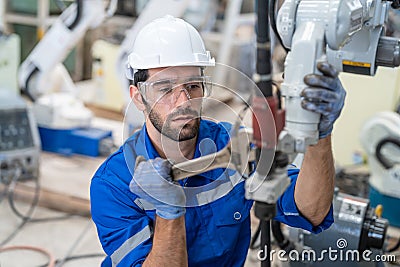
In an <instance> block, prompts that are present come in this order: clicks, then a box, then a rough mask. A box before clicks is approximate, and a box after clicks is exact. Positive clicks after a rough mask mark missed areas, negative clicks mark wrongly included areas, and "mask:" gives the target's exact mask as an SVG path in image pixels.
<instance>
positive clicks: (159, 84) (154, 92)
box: [138, 76, 212, 104]
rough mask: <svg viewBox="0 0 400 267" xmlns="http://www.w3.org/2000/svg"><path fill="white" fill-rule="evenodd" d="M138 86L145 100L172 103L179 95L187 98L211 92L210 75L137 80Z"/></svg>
mask: <svg viewBox="0 0 400 267" xmlns="http://www.w3.org/2000/svg"><path fill="white" fill-rule="evenodd" d="M138 87H139V89H140V92H141V94H142V96H143V97H144V98H145V99H146V101H151V102H157V103H167V104H173V103H175V102H176V101H177V99H178V97H179V95H180V94H181V93H182V91H183V93H184V94H186V97H187V98H188V99H193V98H199V97H208V96H209V95H210V94H211V87H212V85H211V77H209V76H194V77H185V78H177V79H165V80H158V81H147V82H139V83H138Z"/></svg>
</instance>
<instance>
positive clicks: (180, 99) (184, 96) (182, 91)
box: [175, 86, 191, 106]
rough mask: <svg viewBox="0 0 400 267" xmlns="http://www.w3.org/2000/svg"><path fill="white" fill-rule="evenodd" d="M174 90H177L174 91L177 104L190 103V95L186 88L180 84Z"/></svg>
mask: <svg viewBox="0 0 400 267" xmlns="http://www.w3.org/2000/svg"><path fill="white" fill-rule="evenodd" d="M176 90H177V92H175V94H177V95H176V100H175V104H176V105H177V106H180V105H183V104H186V105H188V104H190V101H189V100H190V99H191V97H190V94H189V92H188V91H187V90H186V88H185V87H183V86H180V87H179V88H177V89H176Z"/></svg>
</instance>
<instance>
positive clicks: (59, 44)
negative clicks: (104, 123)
mask: <svg viewBox="0 0 400 267" xmlns="http://www.w3.org/2000/svg"><path fill="white" fill-rule="evenodd" d="M116 4H117V0H111V2H110V4H109V7H108V10H106V7H105V4H104V1H102V0H90V1H83V0H77V1H76V2H75V3H73V4H71V5H70V6H69V7H68V8H67V9H66V10H65V11H64V12H63V13H62V14H61V15H60V17H59V18H58V19H57V20H56V21H55V23H54V24H53V25H52V27H51V28H50V29H49V30H48V31H47V32H46V34H45V35H44V37H43V39H42V40H41V41H40V42H39V43H38V44H37V45H36V46H35V48H34V49H33V50H32V52H31V53H30V55H29V56H28V57H27V58H26V59H25V61H24V62H23V63H22V64H21V66H20V68H19V71H18V84H19V87H20V88H21V90H22V92H23V93H25V94H26V95H27V96H28V97H29V98H30V99H31V100H32V101H33V102H37V103H36V107H38V108H37V109H36V110H35V107H34V113H35V115H36V116H37V121H38V123H39V124H47V125H50V126H55V127H70V126H72V127H77V126H87V125H85V124H87V123H88V122H89V121H90V118H91V113H90V112H89V111H88V110H87V109H85V108H84V107H83V104H82V103H80V101H78V99H77V97H76V96H75V94H76V89H75V85H74V83H73V81H72V79H71V77H70V76H69V74H68V72H67V70H66V69H65V67H64V66H63V65H62V64H61V62H62V61H63V60H64V59H65V58H66V56H67V55H68V53H69V52H70V51H71V50H72V49H73V47H74V46H75V45H76V44H77V43H78V42H79V40H81V39H82V38H83V36H84V34H85V33H86V32H87V31H88V30H89V29H91V28H95V27H97V26H99V25H100V24H101V23H102V22H103V21H104V19H105V18H106V17H108V16H111V15H113V13H114V11H115V8H116ZM54 92H64V94H60V95H58V97H57V96H56V95H55V94H53V93H54ZM49 95H51V97H49ZM46 96H47V98H45V99H42V100H39V98H41V97H46ZM38 100H39V101H38ZM50 102H54V103H50ZM67 102H70V103H75V104H74V107H73V108H70V109H69V110H70V111H71V110H72V111H73V110H78V109H79V110H81V112H80V114H81V115H79V116H78V115H76V116H73V117H68V118H66V117H65V116H67V115H66V113H71V112H64V113H65V114H64V115H63V114H60V115H59V118H49V117H48V114H49V113H51V112H48V108H50V109H52V110H54V111H55V110H57V109H56V106H58V107H60V105H61V104H63V103H64V105H65V103H67ZM60 110H61V109H60ZM57 112H58V111H57ZM72 113H74V112H72ZM46 114H47V116H46ZM78 117H80V118H81V119H79V118H78ZM57 121H58V123H56V122H57ZM62 121H64V122H65V123H63V122H62ZM53 123H56V124H55V125H54V124H53ZM82 124H83V125H82Z"/></svg>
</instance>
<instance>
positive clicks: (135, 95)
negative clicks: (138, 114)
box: [129, 85, 146, 111]
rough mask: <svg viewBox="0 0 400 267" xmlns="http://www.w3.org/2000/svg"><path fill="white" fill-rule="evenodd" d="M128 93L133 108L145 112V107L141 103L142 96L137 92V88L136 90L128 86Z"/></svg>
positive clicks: (134, 87)
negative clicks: (133, 104)
mask: <svg viewBox="0 0 400 267" xmlns="http://www.w3.org/2000/svg"><path fill="white" fill-rule="evenodd" d="M129 92H130V95H131V99H132V100H133V103H135V106H136V107H137V108H138V109H139V110H140V111H145V110H146V106H145V104H144V103H143V98H142V95H141V94H140V92H139V88H137V87H136V86H134V85H130V86H129Z"/></svg>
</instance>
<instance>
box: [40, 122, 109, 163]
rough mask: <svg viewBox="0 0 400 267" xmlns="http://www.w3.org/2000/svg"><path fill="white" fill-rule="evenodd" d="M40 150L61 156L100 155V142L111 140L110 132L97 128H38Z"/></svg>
mask: <svg viewBox="0 0 400 267" xmlns="http://www.w3.org/2000/svg"><path fill="white" fill-rule="evenodd" d="M38 128H39V134H40V139H41V141H42V150H44V151H49V152H54V153H59V154H63V155H72V154H82V155H87V156H92V157H97V156H99V155H100V152H99V147H100V142H101V140H103V139H105V138H111V137H112V132H111V131H108V130H102V129H97V128H73V129H52V128H46V127H38Z"/></svg>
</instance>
